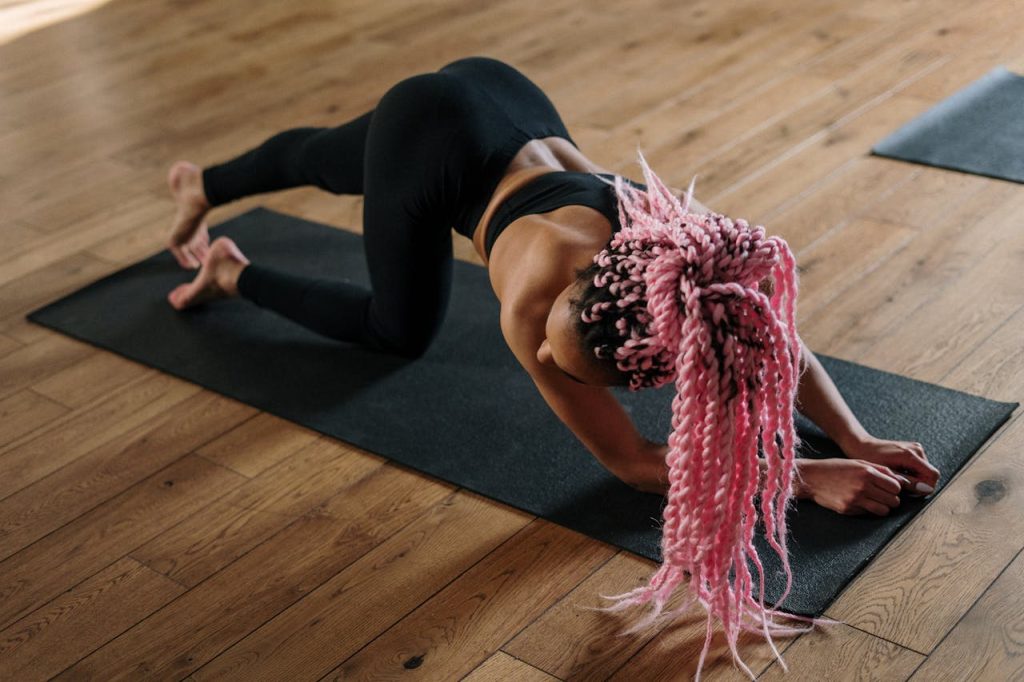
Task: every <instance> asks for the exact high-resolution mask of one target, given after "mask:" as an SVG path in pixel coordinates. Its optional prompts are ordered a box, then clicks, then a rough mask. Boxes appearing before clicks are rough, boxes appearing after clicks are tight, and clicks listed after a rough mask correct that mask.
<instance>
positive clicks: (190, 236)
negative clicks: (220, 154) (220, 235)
mask: <svg viewBox="0 0 1024 682" xmlns="http://www.w3.org/2000/svg"><path fill="white" fill-rule="evenodd" d="M167 184H168V185H169V186H170V188H171V194H173V195H174V200H175V202H177V204H178V214H177V215H176V216H174V224H173V225H172V226H171V231H170V232H169V233H168V236H167V247H168V248H169V249H170V250H171V253H173V254H174V257H175V258H177V259H178V264H179V265H181V267H183V268H191V269H193V270H194V269H196V268H198V267H199V266H200V264H201V263H202V260H203V256H204V254H205V253H206V251H207V250H208V249H209V248H210V234H209V231H208V228H207V225H206V221H205V220H203V218H204V217H205V216H206V213H207V211H209V210H210V202H209V201H207V199H206V193H205V192H204V191H203V173H202V169H201V168H200V167H199V166H197V165H196V164H194V163H190V162H188V161H176V162H175V163H173V164H171V168H170V170H169V171H168V172H167Z"/></svg>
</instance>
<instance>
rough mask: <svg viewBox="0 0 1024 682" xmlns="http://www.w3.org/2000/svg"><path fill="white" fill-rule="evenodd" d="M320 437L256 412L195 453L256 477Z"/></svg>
mask: <svg viewBox="0 0 1024 682" xmlns="http://www.w3.org/2000/svg"><path fill="white" fill-rule="evenodd" d="M322 438H323V437H322V436H321V435H320V434H319V433H317V432H316V431H313V430H312V429H308V428H306V427H305V426H301V425H300V424H296V423H294V422H290V421H288V420H286V419H281V418H280V417H277V416H274V415H272V414H270V413H268V412H260V413H259V414H257V415H256V416H254V417H253V418H252V419H249V420H247V421H246V422H244V423H242V424H239V425H238V426H236V427H235V428H233V429H231V430H230V431H228V432H227V433H225V434H224V435H222V436H220V437H218V438H215V439H214V440H212V441H210V442H209V443H206V444H205V445H203V446H201V447H200V448H199V449H198V450H196V452H198V453H199V454H201V455H202V456H203V457H205V458H207V459H208V460H210V461H212V462H216V463H217V464H220V465H221V466H224V467H227V468H229V469H233V470H234V471H237V472H238V473H240V474H242V475H243V476H246V477H248V478H254V477H256V476H259V475H260V474H261V473H263V472H264V471H265V470H267V469H269V468H270V467H272V466H275V465H277V464H279V463H280V462H281V461H282V460H284V459H286V458H288V457H290V456H292V454H293V453H294V452H295V451H296V450H299V449H301V448H304V447H306V446H307V445H310V444H311V443H313V441H315V440H320V439H322Z"/></svg>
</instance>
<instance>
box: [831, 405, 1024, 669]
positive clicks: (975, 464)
mask: <svg viewBox="0 0 1024 682" xmlns="http://www.w3.org/2000/svg"><path fill="white" fill-rule="evenodd" d="M1022 452H1024V420H1022V419H1020V418H1017V419H1015V420H1013V422H1011V423H1010V424H1009V426H1007V427H1005V428H1004V430H1003V431H1002V432H1001V434H999V435H998V436H997V437H996V438H995V439H994V441H992V442H991V443H990V444H989V445H988V446H987V447H986V448H984V449H983V450H982V451H981V452H980V453H978V454H975V455H974V456H973V458H972V459H971V460H970V462H968V464H967V465H965V466H964V468H963V469H961V470H960V471H959V473H958V474H957V476H956V477H955V479H954V480H952V481H950V482H949V483H948V484H947V485H946V488H945V489H944V490H943V491H942V494H941V495H939V496H937V497H935V498H934V499H931V500H929V501H928V502H927V505H928V506H927V508H926V510H925V511H924V512H923V513H921V514H918V515H917V516H915V517H914V519H913V520H912V521H911V522H910V523H909V524H908V525H907V526H905V527H904V528H903V529H901V530H900V532H899V533H897V534H896V536H895V537H894V538H893V539H892V540H890V541H889V543H888V544H887V545H886V546H885V549H884V550H882V552H881V553H879V555H878V556H877V557H875V558H874V559H873V560H872V562H871V564H870V565H868V566H867V567H866V568H865V569H864V570H863V571H861V573H860V574H858V576H857V577H856V578H854V580H853V581H852V582H851V583H850V584H849V585H848V586H847V587H846V589H845V590H843V592H842V594H840V595H839V597H838V598H837V599H836V601H835V602H833V604H832V605H831V606H829V608H828V609H827V610H826V611H825V615H826V616H828V617H830V618H835V619H838V620H842V621H844V622H845V623H847V624H848V625H851V626H853V627H856V628H858V629H860V630H863V631H865V632H869V633H871V634H874V635H877V636H879V637H883V638H885V639H887V640H889V641H891V642H895V643H896V644H899V645H901V646H904V647H906V648H908V649H911V650H913V651H918V652H922V653H930V652H931V651H932V650H933V649H935V647H936V646H937V645H938V644H939V642H940V641H942V639H943V637H945V636H946V635H947V633H949V631H950V630H952V629H953V627H954V626H955V625H956V624H957V622H958V621H959V620H960V618H961V617H962V616H963V615H964V614H965V613H967V611H968V610H969V609H970V608H971V606H972V605H973V604H974V602H975V601H976V600H977V599H978V597H979V596H981V594H982V593H984V592H985V590H986V589H988V587H989V585H990V584H991V583H992V581H993V580H994V579H995V578H996V576H998V575H999V573H1000V572H1001V571H1002V570H1003V568H1005V567H1006V565H1007V564H1009V563H1010V561H1012V560H1013V558H1014V557H1015V556H1017V553H1018V552H1019V551H1020V550H1021V547H1022V546H1024V543H1022V542H1020V541H1019V540H1015V538H1020V537H1021V533H1022V532H1024V519H1022V518H1021V515H1020V507H1021V504H1022V503H1024V501H1022V499H1021V493H1019V492H1018V491H1017V488H1016V487H1015V486H1013V485H1012V481H1015V480H1018V479H1019V478H1020V477H1021V476H1022V475H1024V455H1022V454H1021V453H1022ZM948 477H949V472H944V475H943V478H944V479H947V478H948ZM936 595H941V598H937V597H936Z"/></svg>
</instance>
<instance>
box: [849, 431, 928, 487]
mask: <svg viewBox="0 0 1024 682" xmlns="http://www.w3.org/2000/svg"><path fill="white" fill-rule="evenodd" d="M843 452H844V453H845V454H846V456H847V457H849V458H850V459H859V460H863V461H865V462H871V463H872V464H877V465H881V466H883V467H887V468H888V469H890V470H891V471H892V472H893V473H895V474H900V475H902V476H903V477H904V478H905V480H906V481H907V483H906V485H905V486H904V488H903V490H904V492H906V493H908V494H910V495H915V496H921V495H927V494H930V493H932V492H935V485H936V484H937V483H938V481H939V470H938V469H936V468H935V467H934V466H932V465H931V464H930V463H929V462H928V458H927V457H926V456H925V454H924V448H923V447H922V446H921V444H920V443H915V442H911V441H902V440H884V439H882V438H875V437H874V436H868V437H867V438H862V439H860V440H857V441H855V442H853V443H850V444H846V446H845V447H843Z"/></svg>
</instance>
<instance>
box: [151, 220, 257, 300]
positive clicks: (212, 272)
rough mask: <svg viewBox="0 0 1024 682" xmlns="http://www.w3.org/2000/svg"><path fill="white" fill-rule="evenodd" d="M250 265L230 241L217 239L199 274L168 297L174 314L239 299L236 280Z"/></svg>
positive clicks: (209, 250)
mask: <svg viewBox="0 0 1024 682" xmlns="http://www.w3.org/2000/svg"><path fill="white" fill-rule="evenodd" d="M248 264H249V259H248V258H246V257H245V254H243V253H242V251H241V249H239V248H238V245H237V244H235V242H233V241H232V240H231V239H230V238H229V237H218V238H217V239H215V240H214V242H213V244H211V245H210V248H209V249H208V250H207V251H206V255H205V256H204V258H203V264H202V267H201V268H200V269H199V274H198V275H196V278H195V279H194V280H192V281H191V282H186V283H185V284H181V285H179V286H177V287H175V289H174V290H173V291H172V292H171V293H169V294H167V300H168V301H169V302H170V304H171V305H172V306H173V307H174V308H175V309H176V310H184V309H185V308H189V307H191V306H194V305H199V304H200V303H205V302H207V301H212V300H215V299H218V298H229V297H231V296H237V295H238V276H239V275H241V274H242V270H244V269H245V266H246V265H248Z"/></svg>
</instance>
